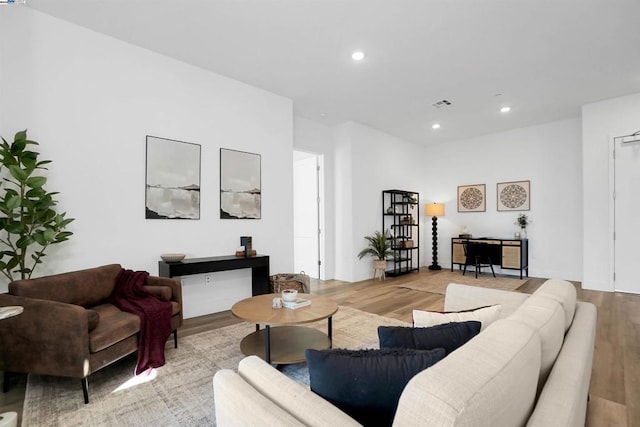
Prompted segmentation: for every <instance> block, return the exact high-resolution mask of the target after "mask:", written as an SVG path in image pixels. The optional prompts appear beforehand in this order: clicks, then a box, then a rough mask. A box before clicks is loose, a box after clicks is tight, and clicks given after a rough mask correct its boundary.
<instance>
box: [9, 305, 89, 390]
mask: <svg viewBox="0 0 640 427" xmlns="http://www.w3.org/2000/svg"><path fill="white" fill-rule="evenodd" d="M8 305H19V306H22V307H24V311H23V312H22V314H20V315H18V316H14V317H11V318H8V319H4V320H2V325H0V326H1V327H0V357H1V358H2V359H3V361H4V363H5V365H4V366H5V369H6V370H7V371H9V372H29V373H36V374H43V375H56V376H63V377H76V378H84V377H85V376H87V375H89V373H90V366H89V326H88V316H87V310H85V309H84V308H83V307H80V306H78V305H74V304H65V303H60V302H55V301H48V300H41V299H36V298H27V297H19V296H14V295H8V294H0V306H8ZM0 363H2V362H0Z"/></svg>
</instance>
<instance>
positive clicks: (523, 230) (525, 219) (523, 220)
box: [516, 214, 531, 239]
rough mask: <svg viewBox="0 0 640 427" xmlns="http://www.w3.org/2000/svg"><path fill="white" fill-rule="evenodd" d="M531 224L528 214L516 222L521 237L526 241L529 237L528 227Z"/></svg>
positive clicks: (519, 217)
mask: <svg viewBox="0 0 640 427" xmlns="http://www.w3.org/2000/svg"><path fill="white" fill-rule="evenodd" d="M530 223H531V221H530V220H529V217H527V215H526V214H520V215H518V219H517V220H516V224H517V225H518V226H519V227H520V233H521V234H520V236H521V237H522V238H523V239H524V238H525V237H527V226H528V225H529V224H530Z"/></svg>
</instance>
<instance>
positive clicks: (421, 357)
mask: <svg viewBox="0 0 640 427" xmlns="http://www.w3.org/2000/svg"><path fill="white" fill-rule="evenodd" d="M445 355H446V352H445V351H444V350H442V349H437V350H431V351H422V350H404V349H381V350H377V349H369V350H344V349H333V350H313V349H308V350H306V351H305V357H306V359H307V366H308V367H309V380H310V385H311V390H312V391H313V392H314V393H316V394H318V395H319V396H321V397H323V398H324V399H325V400H327V401H329V402H331V403H332V404H333V405H334V406H336V407H338V408H340V409H341V410H342V411H343V412H345V413H347V414H349V416H351V417H352V418H353V419H355V420H357V421H358V422H359V423H361V424H363V425H365V426H390V425H391V424H392V422H393V417H394V415H395V413H396V409H397V407H398V401H399V400H400V394H401V393H402V390H404V387H405V385H407V383H408V382H409V380H410V379H411V378H413V377H414V376H415V375H416V374H417V373H418V372H420V371H423V370H424V369H426V368H428V367H429V366H432V365H433V364H435V363H436V362H438V361H439V360H441V359H443V358H444V356H445Z"/></svg>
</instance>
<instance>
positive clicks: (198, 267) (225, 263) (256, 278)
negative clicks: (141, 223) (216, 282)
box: [158, 255, 271, 296]
mask: <svg viewBox="0 0 640 427" xmlns="http://www.w3.org/2000/svg"><path fill="white" fill-rule="evenodd" d="M243 268H250V269H251V293H252V294H253V295H254V296H255V295H263V294H268V293H271V287H270V285H269V256H268V255H256V256H252V257H236V256H234V255H228V256H215V257H208V258H186V259H183V260H182V261H178V262H164V261H158V271H159V274H158V275H159V276H160V277H176V276H188V275H191V274H204V273H214V272H216V271H228V270H240V269H243Z"/></svg>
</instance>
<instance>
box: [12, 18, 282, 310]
mask: <svg viewBox="0 0 640 427" xmlns="http://www.w3.org/2000/svg"><path fill="white" fill-rule="evenodd" d="M0 40H1V43H2V45H1V48H2V50H1V52H2V53H1V55H2V57H1V58H0V59H1V62H0V94H1V95H2V96H0V120H1V121H0V135H2V136H4V137H5V138H6V139H9V138H12V137H13V134H14V133H15V132H16V131H18V130H21V129H25V128H27V129H28V130H29V136H30V137H31V138H32V139H35V140H37V141H39V142H40V143H41V145H40V147H39V148H40V151H41V153H42V157H43V158H47V159H51V160H53V163H52V165H50V172H49V174H48V175H49V183H48V187H47V189H48V190H49V191H59V192H60V193H61V194H60V195H59V196H58V200H59V206H60V208H61V210H64V211H67V212H68V215H69V216H71V217H74V218H76V221H75V222H74V223H72V224H71V227H70V228H71V231H73V232H74V233H75V235H74V236H72V238H71V240H70V241H69V242H66V243H64V244H62V245H59V246H58V247H52V248H51V250H50V251H49V254H50V256H49V257H48V260H47V264H46V265H45V266H43V267H42V268H41V269H39V270H38V271H37V275H45V274H49V273H54V272H62V271H69V270H74V269H80V268H86V267H92V266H97V265H101V264H105V263H112V262H116V263H121V264H122V265H123V266H124V267H126V268H132V269H139V270H147V271H149V272H151V273H152V274H157V272H158V267H157V260H158V259H159V258H158V256H159V254H161V253H164V252H184V253H186V254H187V255H188V256H189V257H199V256H214V255H225V254H232V253H233V252H234V251H235V248H236V247H237V246H239V243H240V242H239V238H240V236H241V235H251V236H253V242H254V247H255V248H256V249H257V250H258V252H259V253H263V254H268V255H270V256H271V272H272V273H273V272H284V271H291V269H292V267H293V249H292V240H293V237H292V229H291V227H284V228H283V227H282V226H281V225H282V224H291V223H292V183H291V181H292V150H293V114H292V103H291V101H290V100H289V99H286V98H283V97H280V96H277V95H274V94H272V93H268V92H265V91H262V90H259V89H256V88H253V87H250V86H248V85H245V84H242V83H239V82H237V81H234V80H231V79H228V78H225V77H222V76H219V75H216V74H213V73H210V72H207V71H204V70H202V69H199V68H196V67H192V66H189V65H186V64H184V63H181V62H178V61H175V60H173V59H170V58H167V57H164V56H161V55H158V54H155V53H153V52H150V51H146V50H143V49H140V48H138V47H134V46H132V45H129V44H126V43H123V42H120V41H118V40H115V39H112V38H110V37H107V36H104V35H100V34H97V33H94V32H91V31H88V30H86V29H83V28H81V27H78V26H75V25H72V24H69V23H66V22H64V21H60V20H58V19H55V18H52V17H50V16H48V15H44V14H41V13H38V12H35V11H33V10H30V9H28V8H23V7H15V8H6V9H3V10H2V14H0ZM148 134H149V135H155V136H159V137H165V138H171V139H177V140H182V141H187V142H192V143H197V144H201V145H202V159H201V170H202V174H201V219H200V220H145V219H144V199H145V193H144V191H145V135H148ZM221 147H224V148H231V149H236V150H243V151H249V152H253V153H259V154H261V158H262V195H263V204H262V219H261V220H220V219H219V149H220V148H221ZM247 277H250V275H248V272H247V271H237V272H231V273H223V274H218V275H216V277H214V280H213V285H210V288H211V289H212V290H207V289H203V288H202V285H200V284H189V285H185V287H184V294H185V315H186V316H187V317H189V316H193V315H198V314H203V313H205V312H213V311H219V310H222V309H225V308H228V306H229V304H230V302H233V300H234V299H237V298H239V297H240V296H243V295H247V294H250V280H248V279H247ZM196 281H197V280H196ZM237 282H240V284H238V283H237ZM0 286H2V287H3V289H6V284H5V283H3V284H2V285H0ZM229 289H238V291H237V292H236V293H234V292H231V293H229V292H230V291H229Z"/></svg>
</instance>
